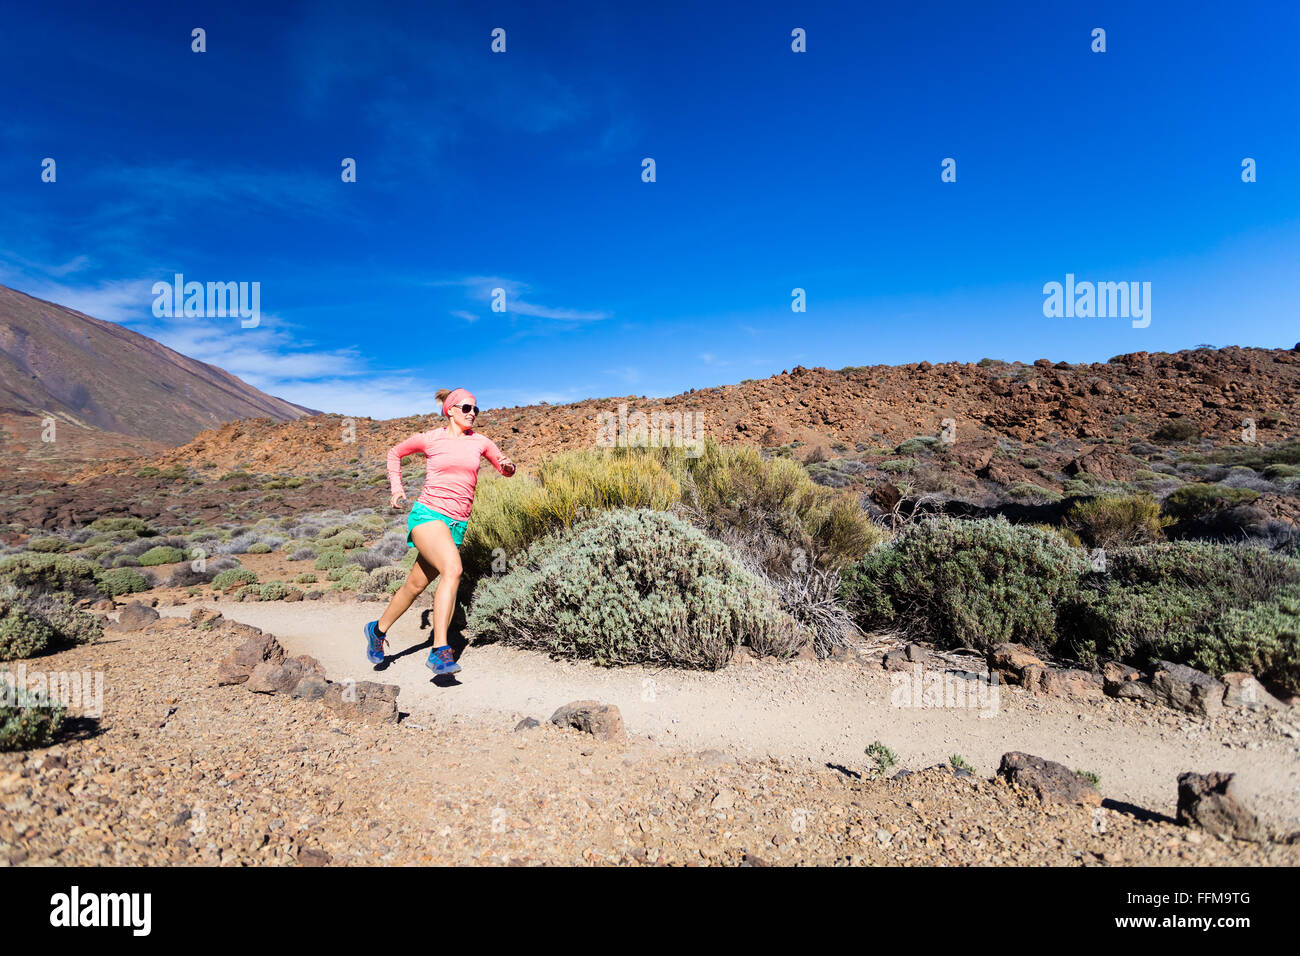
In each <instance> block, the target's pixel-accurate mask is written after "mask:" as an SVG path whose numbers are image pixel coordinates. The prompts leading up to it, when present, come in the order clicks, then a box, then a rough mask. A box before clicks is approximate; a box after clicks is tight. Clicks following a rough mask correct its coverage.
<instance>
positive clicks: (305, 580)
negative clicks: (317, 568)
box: [293, 571, 319, 584]
mask: <svg viewBox="0 0 1300 956" xmlns="http://www.w3.org/2000/svg"><path fill="white" fill-rule="evenodd" d="M317 580H319V579H318V578H317V577H316V575H314V574H312V573H311V572H310V571H304V572H303V573H302V574H300V575H298V576H297V577H296V578H294V579H293V581H294V583H295V584H315V583H316V582H317Z"/></svg>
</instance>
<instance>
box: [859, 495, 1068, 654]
mask: <svg viewBox="0 0 1300 956" xmlns="http://www.w3.org/2000/svg"><path fill="white" fill-rule="evenodd" d="M1087 568H1088V561H1087V558H1086V556H1085V555H1084V554H1083V553H1082V552H1081V551H1079V550H1078V549H1076V548H1072V547H1070V546H1069V545H1068V544H1066V543H1065V541H1063V540H1062V539H1061V537H1060V536H1059V535H1058V534H1055V533H1050V532H1046V531H1040V530H1038V529H1036V528H1033V527H1030V526H1028V525H1011V524H1010V523H1008V522H1007V520H1006V519H1005V518H1002V517H1001V516H999V517H997V518H991V519H979V520H962V519H958V518H949V517H939V518H930V519H925V520H922V521H919V522H916V523H915V524H912V525H910V526H909V527H908V528H906V529H905V530H904V531H903V532H902V533H901V534H900V535H899V536H898V537H897V538H895V539H894V541H893V542H892V543H890V544H886V545H882V546H881V547H879V548H876V549H875V550H874V551H872V552H871V553H869V554H868V555H867V556H866V557H865V558H863V559H862V560H861V561H859V562H857V563H856V564H854V565H851V566H850V567H849V568H847V569H846V570H845V572H844V575H843V582H842V584H841V589H840V593H841V595H842V596H843V598H844V600H845V602H846V604H847V605H848V606H849V608H850V610H851V611H852V612H853V613H854V616H855V617H856V619H857V621H858V623H859V624H860V625H862V626H863V627H864V628H882V627H901V628H903V629H904V630H906V631H908V632H909V633H911V634H913V635H915V636H919V637H928V638H930V639H932V640H934V641H936V642H938V643H940V644H943V645H946V646H951V647H971V648H975V649H977V650H988V649H989V648H991V647H992V646H993V645H995V644H1000V643H1003V642H1005V641H1014V642H1017V643H1021V644H1026V645H1028V646H1030V647H1032V648H1035V649H1036V650H1043V651H1046V650H1048V649H1050V648H1051V647H1052V646H1053V645H1054V644H1055V643H1056V640H1057V632H1056V623H1057V613H1058V609H1059V608H1060V607H1061V606H1062V605H1063V604H1064V603H1065V601H1066V600H1067V599H1068V598H1070V597H1072V596H1073V595H1074V594H1075V592H1076V591H1077V590H1078V587H1079V577H1080V575H1081V574H1082V573H1083V572H1084V571H1085V570H1087Z"/></svg>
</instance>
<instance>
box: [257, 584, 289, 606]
mask: <svg viewBox="0 0 1300 956" xmlns="http://www.w3.org/2000/svg"><path fill="white" fill-rule="evenodd" d="M288 593H289V585H287V584H285V583H284V582H283V581H267V582H266V583H265V584H262V585H260V586H259V587H258V596H259V597H260V598H261V599H262V600H263V601H279V600H281V599H282V598H283V597H284V596H285V595H287V594H288Z"/></svg>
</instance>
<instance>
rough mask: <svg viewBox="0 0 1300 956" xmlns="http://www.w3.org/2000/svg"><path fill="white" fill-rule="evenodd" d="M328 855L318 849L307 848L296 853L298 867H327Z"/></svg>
mask: <svg viewBox="0 0 1300 956" xmlns="http://www.w3.org/2000/svg"><path fill="white" fill-rule="evenodd" d="M329 861H330V855H329V853H327V852H326V851H325V850H322V849H320V848H319V847H314V846H308V847H303V848H302V849H301V850H299V851H298V865H299V866H328V865H329Z"/></svg>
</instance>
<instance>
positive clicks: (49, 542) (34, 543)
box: [23, 536, 69, 554]
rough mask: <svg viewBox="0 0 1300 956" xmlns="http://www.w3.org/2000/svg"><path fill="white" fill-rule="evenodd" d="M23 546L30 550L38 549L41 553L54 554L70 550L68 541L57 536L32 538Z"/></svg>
mask: <svg viewBox="0 0 1300 956" xmlns="http://www.w3.org/2000/svg"><path fill="white" fill-rule="evenodd" d="M23 547H24V548H25V549H26V550H28V551H36V552H38V553H41V554H54V553H56V552H59V551H67V550H69V545H68V542H66V541H64V540H63V539H62V538H56V537H53V536H51V537H46V538H32V539H31V540H30V541H28V542H27V543H26V544H25V545H24V546H23Z"/></svg>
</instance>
